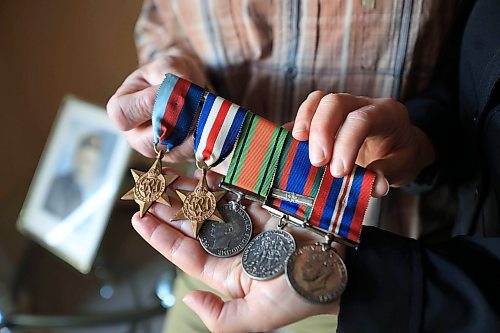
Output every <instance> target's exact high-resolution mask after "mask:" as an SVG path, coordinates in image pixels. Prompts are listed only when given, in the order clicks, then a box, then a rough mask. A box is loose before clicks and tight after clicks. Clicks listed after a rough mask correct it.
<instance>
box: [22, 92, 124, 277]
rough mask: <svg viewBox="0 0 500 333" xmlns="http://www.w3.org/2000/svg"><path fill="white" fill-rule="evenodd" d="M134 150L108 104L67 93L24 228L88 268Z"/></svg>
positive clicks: (82, 269)
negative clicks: (103, 105) (114, 119)
mask: <svg viewBox="0 0 500 333" xmlns="http://www.w3.org/2000/svg"><path fill="white" fill-rule="evenodd" d="M130 152H131V150H130V148H129V145H128V144H127V141H126V139H125V137H124V136H123V134H122V133H121V132H120V131H119V130H118V129H116V128H115V126H114V125H113V124H112V123H111V121H110V120H109V118H108V116H107V114H106V111H105V109H104V108H103V107H100V106H97V105H95V104H92V103H89V102H86V101H83V100H81V99H78V98H77V97H75V96H71V95H69V96H66V97H65V98H64V99H63V101H62V104H61V106H60V109H59V112H58V115H57V117H56V120H55V121H54V125H53V127H52V130H51V133H50V135H49V138H48V140H47V143H46V145H45V148H44V151H43V153H42V157H41V159H40V162H39V164H38V166H37V169H36V171H35V175H34V177H33V179H32V182H31V185H30V188H29V191H28V195H27V197H26V200H25V202H24V205H23V208H22V210H21V212H20V214H19V218H18V221H17V228H18V230H19V231H20V232H21V233H23V234H25V235H26V236H28V237H30V238H32V239H33V240H34V241H36V242H38V243H39V244H41V245H42V246H44V247H45V248H47V249H48V250H49V251H51V252H53V253H54V254H55V255H57V256H59V257H60V258H61V259H63V260H64V261H66V262H67V263H69V264H70V265H72V266H73V267H74V268H76V269H77V270H78V271H80V272H82V273H88V272H89V271H90V270H91V268H92V264H93V261H94V259H95V256H96V253H97V250H98V248H99V245H100V242H101V239H102V236H103V234H104V231H105V229H106V225H107V222H108V219H109V215H110V213H111V209H112V207H113V205H114V203H115V200H116V197H117V192H118V190H119V187H120V183H121V180H122V177H123V175H124V172H125V170H126V169H127V164H128V160H129V156H130Z"/></svg>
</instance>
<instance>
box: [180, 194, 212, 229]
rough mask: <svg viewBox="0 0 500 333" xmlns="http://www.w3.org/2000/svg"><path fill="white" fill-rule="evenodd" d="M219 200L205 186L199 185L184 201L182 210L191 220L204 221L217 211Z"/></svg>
mask: <svg viewBox="0 0 500 333" xmlns="http://www.w3.org/2000/svg"><path fill="white" fill-rule="evenodd" d="M216 205H217V200H216V199H215V196H214V194H213V193H212V192H210V191H209V190H208V189H207V188H206V187H205V186H197V187H196V188H195V189H194V191H193V192H191V193H190V194H189V195H188V196H187V197H186V200H185V201H184V205H183V206H182V211H183V213H184V215H185V216H186V217H187V218H188V220H190V221H198V222H202V221H205V220H207V219H209V218H210V217H211V216H212V215H213V213H214V212H215V208H216Z"/></svg>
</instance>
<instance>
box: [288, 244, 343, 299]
mask: <svg viewBox="0 0 500 333" xmlns="http://www.w3.org/2000/svg"><path fill="white" fill-rule="evenodd" d="M295 267H296V269H295V270H294V273H293V274H294V278H295V281H296V282H297V283H298V284H299V285H300V286H301V287H302V288H303V289H304V290H305V291H306V292H308V293H312V294H321V293H322V292H323V290H330V289H331V288H332V287H334V286H338V285H340V283H341V282H342V276H340V275H339V274H338V273H337V271H338V269H337V267H336V266H335V263H333V262H331V261H325V260H324V257H323V256H322V255H318V254H316V253H313V254H311V256H310V257H308V256H298V257H297V259H296V262H295Z"/></svg>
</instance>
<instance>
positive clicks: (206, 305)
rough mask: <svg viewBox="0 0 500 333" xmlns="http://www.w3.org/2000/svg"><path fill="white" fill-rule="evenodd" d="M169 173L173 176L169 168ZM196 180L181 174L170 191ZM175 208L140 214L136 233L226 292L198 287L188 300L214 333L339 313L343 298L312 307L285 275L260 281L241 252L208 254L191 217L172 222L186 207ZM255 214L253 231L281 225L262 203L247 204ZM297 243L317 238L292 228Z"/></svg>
mask: <svg viewBox="0 0 500 333" xmlns="http://www.w3.org/2000/svg"><path fill="white" fill-rule="evenodd" d="M164 173H166V174H172V173H173V172H172V171H171V170H168V169H165V170H164ZM218 181H220V176H218V175H217V174H215V173H212V174H210V177H209V179H208V183H209V186H213V185H214V184H218ZM196 184H197V181H196V180H193V179H189V178H186V177H181V178H179V179H178V180H177V181H176V182H175V183H174V184H173V185H172V186H171V188H170V189H171V190H174V189H184V190H193V189H194V187H195V186H196ZM171 202H172V207H167V206H165V205H161V204H154V205H153V206H152V207H151V208H150V211H149V213H148V214H146V215H145V216H144V217H143V218H142V219H141V218H140V217H139V214H138V213H137V214H135V215H134V217H133V218H132V224H133V226H134V228H135V229H136V231H137V232H138V233H139V234H140V235H141V236H142V237H143V238H144V239H145V240H146V241H147V242H148V243H149V244H150V245H151V246H153V247H154V248H155V249H156V250H157V251H159V252H160V253H161V254H162V255H163V256H165V257H166V258H167V259H168V260H170V261H171V262H172V263H174V264H175V265H176V266H178V267H179V268H180V269H182V270H183V271H184V272H186V273H187V274H189V275H191V276H193V277H195V278H197V279H199V280H201V281H202V282H204V283H205V284H207V285H209V286H210V287H212V288H214V289H215V290H217V291H219V292H220V293H222V294H224V295H227V296H228V297H229V298H230V299H231V300H230V301H227V302H224V301H223V300H222V299H221V298H220V297H218V296H217V295H215V294H213V293H210V292H206V291H193V292H191V293H190V294H188V296H187V297H186V298H185V302H186V303H187V305H188V306H190V307H191V308H192V309H193V310H194V311H195V312H196V313H197V314H198V315H199V317H200V318H201V320H202V321H203V322H204V323H205V325H206V326H207V327H208V328H209V329H210V331H213V332H261V331H269V330H272V329H275V328H278V327H281V326H284V325H286V324H289V323H292V322H295V321H298V320H300V319H303V318H305V317H308V316H311V315H316V314H322V313H336V312H337V311H338V302H336V303H333V304H331V305H327V306H325V305H313V304H310V303H307V302H306V301H304V300H302V299H301V298H300V297H299V296H297V295H296V294H295V293H294V292H293V291H292V290H291V289H290V287H289V286H288V285H287V282H286V280H285V278H284V276H280V277H278V278H276V279H273V280H270V281H255V280H252V279H251V278H250V277H248V276H247V275H246V273H245V272H244V271H243V268H242V266H241V255H238V256H235V257H231V258H217V257H213V256H211V255H209V254H207V253H206V252H205V251H204V250H203V248H202V247H201V245H200V244H199V242H198V240H196V239H193V238H192V229H191V224H190V222H189V221H176V222H170V218H171V217H173V216H174V215H175V213H176V212H177V211H178V210H179V209H180V208H181V204H180V202H179V201H178V200H175V199H172V200H171ZM247 212H248V213H249V215H250V217H251V218H252V221H253V225H254V234H257V233H260V232H262V231H263V230H267V229H272V228H274V227H275V226H276V221H274V220H273V219H272V218H271V217H270V215H269V214H268V213H267V211H265V210H264V209H262V208H261V207H259V205H258V204H257V203H251V204H249V205H248V206H247ZM292 232H293V234H294V237H295V239H296V242H297V245H298V246H300V245H301V244H304V243H306V242H308V243H311V242H314V240H315V239H313V238H312V237H313V236H312V235H309V234H308V233H307V232H304V231H296V230H292Z"/></svg>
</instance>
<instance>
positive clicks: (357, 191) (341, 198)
mask: <svg viewBox="0 0 500 333" xmlns="http://www.w3.org/2000/svg"><path fill="white" fill-rule="evenodd" d="M374 180H375V174H374V173H373V172H371V171H369V170H366V169H364V168H362V167H359V166H355V167H354V169H353V170H352V172H351V173H350V174H349V175H348V176H347V177H344V178H334V177H333V176H332V175H331V173H330V169H329V168H327V169H326V171H325V174H324V177H323V181H322V182H321V186H320V189H319V194H318V196H317V197H316V200H315V201H314V206H313V210H312V213H311V217H310V222H311V224H312V225H314V226H316V227H318V228H320V229H323V230H326V231H328V232H333V233H335V234H337V235H339V236H342V237H344V238H347V239H349V240H351V241H354V242H358V241H359V236H360V232H361V225H362V224H363V219H364V216H365V213H366V208H367V206H368V201H369V199H370V194H371V190H372V186H373V181H374Z"/></svg>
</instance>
